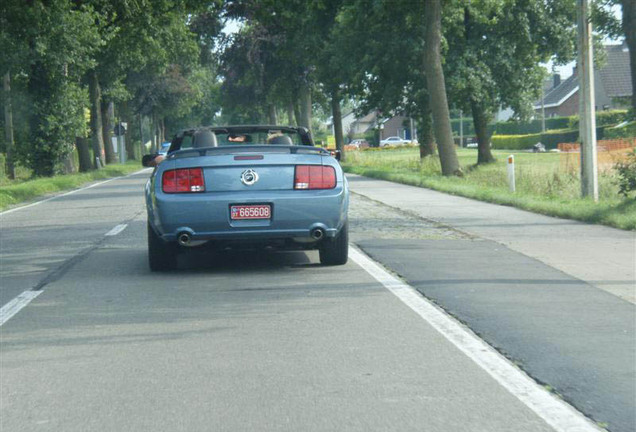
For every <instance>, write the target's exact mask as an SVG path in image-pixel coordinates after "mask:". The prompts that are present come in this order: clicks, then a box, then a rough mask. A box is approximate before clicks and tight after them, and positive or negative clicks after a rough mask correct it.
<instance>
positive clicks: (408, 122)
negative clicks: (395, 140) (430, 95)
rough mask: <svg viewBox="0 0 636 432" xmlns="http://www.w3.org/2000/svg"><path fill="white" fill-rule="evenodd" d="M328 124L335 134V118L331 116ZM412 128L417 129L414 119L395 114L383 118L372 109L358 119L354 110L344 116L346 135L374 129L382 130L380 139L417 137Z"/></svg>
mask: <svg viewBox="0 0 636 432" xmlns="http://www.w3.org/2000/svg"><path fill="white" fill-rule="evenodd" d="M326 126H327V127H328V128H330V129H331V134H332V135H334V134H335V131H334V129H333V119H332V118H330V119H329V120H328V121H327V123H326ZM411 128H413V129H415V124H414V123H413V122H412V119H410V118H409V117H405V116H403V115H394V116H392V117H387V118H383V117H381V116H380V113H379V112H378V111H371V112H370V113H369V114H367V115H365V116H363V117H361V118H359V119H356V118H355V115H354V113H353V112H349V113H347V114H345V115H343V116H342V131H343V133H344V135H345V136H346V137H349V139H353V137H358V136H362V135H364V134H365V133H367V132H369V131H373V130H379V131H380V139H381V140H383V139H385V138H388V137H390V136H399V137H401V138H405V139H412V137H413V138H415V139H417V131H416V130H415V131H414V133H413V134H412V133H411Z"/></svg>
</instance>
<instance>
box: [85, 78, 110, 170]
mask: <svg viewBox="0 0 636 432" xmlns="http://www.w3.org/2000/svg"><path fill="white" fill-rule="evenodd" d="M88 92H89V96H90V99H91V140H92V145H93V157H94V158H95V160H94V161H93V163H94V166H95V168H100V167H103V166H104V161H105V158H106V155H105V153H104V136H103V134H102V104H101V99H102V91H101V89H100V87H99V80H98V79H97V72H96V71H95V70H92V71H90V72H89V74H88ZM98 160H99V164H98V163H97V161H98Z"/></svg>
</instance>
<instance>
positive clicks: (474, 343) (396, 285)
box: [349, 244, 604, 432]
mask: <svg viewBox="0 0 636 432" xmlns="http://www.w3.org/2000/svg"><path fill="white" fill-rule="evenodd" d="M349 258H351V259H352V260H353V261H354V262H355V263H356V264H358V265H359V266H360V267H361V268H362V269H364V270H365V271H366V272H367V273H368V274H370V275H371V276H372V277H373V278H374V279H376V280H377V281H378V282H380V283H381V284H382V285H383V286H384V287H385V288H386V289H387V290H388V291H390V292H391V293H392V294H393V295H395V296H396V297H397V298H398V299H400V300H401V301H402V302H403V303H404V304H405V305H406V306H408V307H409V308H411V310H413V311H414V312H415V313H417V314H418V315H419V316H420V317H421V318H423V319H424V320H425V321H426V322H427V323H429V324H430V325H431V326H432V327H433V328H434V329H435V330H437V331H438V332H439V333H440V334H441V335H442V336H444V338H446V339H447V340H448V341H449V342H451V343H452V344H453V345H454V346H455V347H456V348H458V349H459V350H460V351H461V352H463V353H464V354H465V355H467V356H468V357H469V358H470V359H471V360H472V361H474V362H475V363H476V364H477V365H478V366H479V367H481V368H482V369H483V370H484V371H486V372H487V373H488V374H489V375H490V376H491V377H493V378H494V379H495V380H496V381H497V382H498V383H499V384H500V385H501V386H503V387H504V388H505V389H506V390H508V392H510V393H511V394H512V395H513V396H514V397H516V398H517V399H519V400H520V401H521V402H523V403H524V404H525V405H526V406H527V407H528V408H530V409H531V410H532V411H533V412H535V413H536V414H537V415H538V416H539V417H541V418H542V419H543V420H544V421H545V422H546V423H548V425H550V426H551V427H552V428H554V429H555V430H556V431H558V432H588V431H589V432H599V431H603V430H604V429H601V428H600V427H598V426H597V425H596V424H595V423H594V422H593V421H592V420H590V419H589V418H587V417H585V416H584V415H583V414H582V413H581V412H579V411H578V410H577V409H576V408H574V407H573V406H572V405H570V404H568V403H567V402H565V401H564V400H562V399H560V398H558V397H557V396H555V395H554V394H552V393H550V392H549V391H547V390H546V389H545V388H543V387H542V386H540V385H539V384H537V383H536V382H535V381H534V380H533V379H532V378H531V377H530V376H528V375H527V374H526V373H525V372H523V371H522V370H520V369H519V368H518V367H516V366H515V365H514V364H513V363H511V362H510V361H509V360H508V359H507V358H505V357H504V356H502V355H501V354H500V353H499V352H498V351H496V350H495V349H494V348H492V347H491V346H490V345H488V344H487V343H486V342H484V341H483V340H482V339H480V338H479V337H478V336H477V335H475V334H474V333H473V332H472V331H470V330H469V329H468V328H466V327H465V326H464V325H463V324H461V323H460V322H459V321H457V320H456V319H455V318H453V317H452V316H450V315H449V314H447V313H446V312H444V311H443V310H442V309H440V308H439V307H438V306H436V305H435V304H434V303H432V302H431V301H430V300H428V299H427V298H425V297H424V296H423V295H422V294H421V293H420V292H419V291H417V290H416V289H415V288H413V287H412V286H410V285H408V284H406V283H405V282H403V281H401V280H399V279H398V278H397V277H395V276H393V275H392V274H390V273H389V272H388V271H387V270H386V269H385V268H384V267H383V266H382V265H381V264H379V263H378V262H376V261H374V260H373V259H372V258H370V257H369V256H368V255H367V254H365V253H364V252H363V251H362V250H361V249H359V248H358V247H356V246H355V245H352V244H351V245H350V248H349Z"/></svg>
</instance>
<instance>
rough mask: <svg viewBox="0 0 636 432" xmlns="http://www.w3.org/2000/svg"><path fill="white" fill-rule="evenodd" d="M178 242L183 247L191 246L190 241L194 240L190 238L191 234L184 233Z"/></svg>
mask: <svg viewBox="0 0 636 432" xmlns="http://www.w3.org/2000/svg"><path fill="white" fill-rule="evenodd" d="M177 240H178V241H179V244H180V245H181V246H189V245H190V241H191V240H192V237H191V236H190V234H189V233H187V232H182V233H181V234H179V235H178V236H177Z"/></svg>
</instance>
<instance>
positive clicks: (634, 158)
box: [614, 149, 636, 197]
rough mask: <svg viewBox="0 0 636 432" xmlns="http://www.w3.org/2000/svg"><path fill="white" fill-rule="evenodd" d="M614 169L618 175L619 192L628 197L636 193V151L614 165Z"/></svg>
mask: <svg viewBox="0 0 636 432" xmlns="http://www.w3.org/2000/svg"><path fill="white" fill-rule="evenodd" d="M614 169H616V172H617V173H618V188H619V190H618V192H619V193H620V194H622V195H624V196H626V197H627V196H629V195H630V194H631V193H632V192H636V149H634V150H633V151H632V152H631V153H629V154H628V155H627V158H626V159H625V160H624V161H621V162H619V163H617V164H616V165H614Z"/></svg>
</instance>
